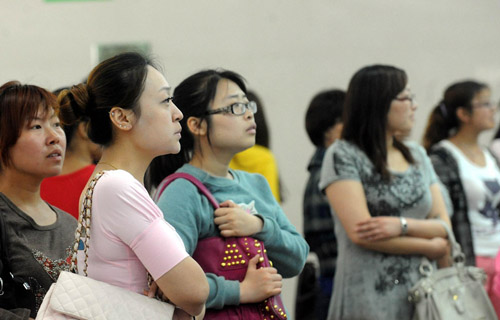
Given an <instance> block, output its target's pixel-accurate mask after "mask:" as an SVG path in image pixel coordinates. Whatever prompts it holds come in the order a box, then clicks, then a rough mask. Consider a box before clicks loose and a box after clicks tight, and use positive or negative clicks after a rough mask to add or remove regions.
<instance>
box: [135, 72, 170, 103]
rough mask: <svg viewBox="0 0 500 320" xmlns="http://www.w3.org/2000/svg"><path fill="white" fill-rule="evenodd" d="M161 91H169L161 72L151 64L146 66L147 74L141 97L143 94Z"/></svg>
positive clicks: (153, 93)
mask: <svg viewBox="0 0 500 320" xmlns="http://www.w3.org/2000/svg"><path fill="white" fill-rule="evenodd" d="M161 91H168V92H170V85H169V84H168V82H167V80H166V79H165V77H164V76H163V75H162V74H161V72H159V71H158V70H156V69H155V68H153V67H151V66H148V74H147V76H146V81H145V82H144V91H143V93H142V96H141V98H142V97H143V96H145V95H146V96H148V95H149V96H150V95H155V94H158V93H159V92H161Z"/></svg>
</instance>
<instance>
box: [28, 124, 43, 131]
mask: <svg viewBox="0 0 500 320" xmlns="http://www.w3.org/2000/svg"><path fill="white" fill-rule="evenodd" d="M41 128H42V126H41V125H39V124H33V125H31V126H30V129H33V130H37V129H41Z"/></svg>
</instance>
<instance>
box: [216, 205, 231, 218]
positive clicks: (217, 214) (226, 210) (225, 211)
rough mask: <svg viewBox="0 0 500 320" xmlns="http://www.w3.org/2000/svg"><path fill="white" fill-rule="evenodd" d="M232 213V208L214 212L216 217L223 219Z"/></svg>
mask: <svg viewBox="0 0 500 320" xmlns="http://www.w3.org/2000/svg"><path fill="white" fill-rule="evenodd" d="M230 212H231V209H230V208H222V207H221V208H219V209H215V211H214V215H215V216H216V217H223V216H225V215H227V214H228V213H230Z"/></svg>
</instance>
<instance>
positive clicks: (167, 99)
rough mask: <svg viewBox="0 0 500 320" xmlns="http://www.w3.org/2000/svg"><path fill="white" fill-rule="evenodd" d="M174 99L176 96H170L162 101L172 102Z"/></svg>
mask: <svg viewBox="0 0 500 320" xmlns="http://www.w3.org/2000/svg"><path fill="white" fill-rule="evenodd" d="M172 100H174V97H173V96H170V97H167V98H166V99H165V100H163V101H162V103H170V102H172Z"/></svg>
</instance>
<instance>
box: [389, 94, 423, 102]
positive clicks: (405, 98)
mask: <svg viewBox="0 0 500 320" xmlns="http://www.w3.org/2000/svg"><path fill="white" fill-rule="evenodd" d="M416 97H417V96H416V95H415V94H413V93H412V94H409V95H408V96H406V97H401V98H400V97H396V98H394V100H397V101H407V100H408V101H410V104H411V105H414V104H415V99H416Z"/></svg>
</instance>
